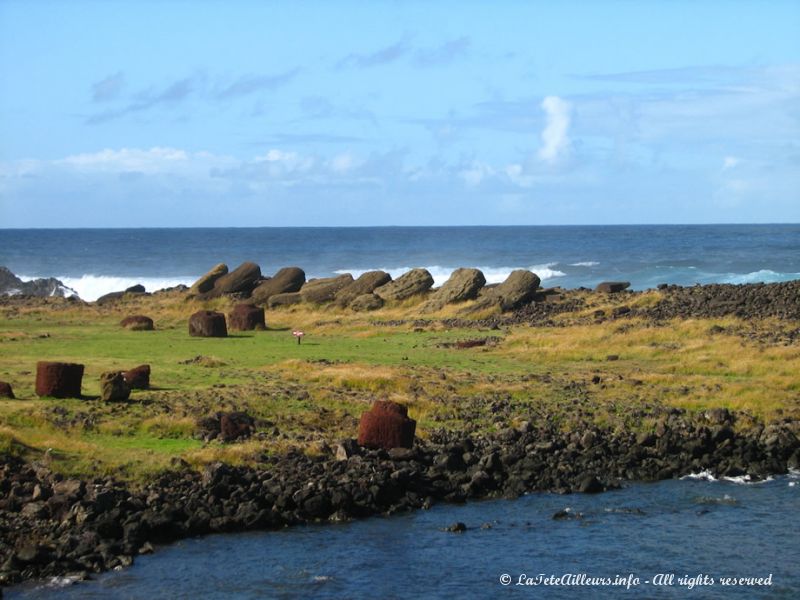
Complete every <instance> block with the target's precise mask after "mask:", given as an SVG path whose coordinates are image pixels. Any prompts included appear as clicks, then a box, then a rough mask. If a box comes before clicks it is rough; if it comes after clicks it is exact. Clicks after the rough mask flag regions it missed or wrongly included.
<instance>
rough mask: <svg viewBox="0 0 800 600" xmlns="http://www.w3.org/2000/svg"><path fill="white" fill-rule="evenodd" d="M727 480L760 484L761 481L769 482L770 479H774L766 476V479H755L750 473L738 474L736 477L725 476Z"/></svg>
mask: <svg viewBox="0 0 800 600" xmlns="http://www.w3.org/2000/svg"><path fill="white" fill-rule="evenodd" d="M722 479H724V480H725V481H730V482H731V483H739V484H747V485H758V484H759V483H767V482H768V481H772V477H765V478H764V479H753V478H751V477H750V475H738V476H736V477H723V478H722Z"/></svg>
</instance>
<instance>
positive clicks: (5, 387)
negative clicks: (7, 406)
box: [0, 381, 14, 400]
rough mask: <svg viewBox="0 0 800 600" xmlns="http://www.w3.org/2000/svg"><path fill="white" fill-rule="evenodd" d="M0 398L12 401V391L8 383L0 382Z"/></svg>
mask: <svg viewBox="0 0 800 600" xmlns="http://www.w3.org/2000/svg"><path fill="white" fill-rule="evenodd" d="M0 398H10V399H11V400H13V399H14V390H13V389H12V388H11V384H10V383H6V382H5V381H0Z"/></svg>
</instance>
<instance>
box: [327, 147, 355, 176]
mask: <svg viewBox="0 0 800 600" xmlns="http://www.w3.org/2000/svg"><path fill="white" fill-rule="evenodd" d="M358 164H359V161H357V160H356V159H355V158H354V157H353V155H352V154H350V153H349V152H345V153H344V154H337V155H336V156H334V157H333V158H332V159H331V161H330V167H331V170H332V171H334V172H335V173H347V172H348V171H351V170H352V169H353V168H355V167H356V166H358Z"/></svg>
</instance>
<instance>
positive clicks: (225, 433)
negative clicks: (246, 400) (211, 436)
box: [219, 412, 255, 442]
mask: <svg viewBox="0 0 800 600" xmlns="http://www.w3.org/2000/svg"><path fill="white" fill-rule="evenodd" d="M219 429H220V435H221V436H222V441H224V442H233V441H235V440H239V439H245V438H249V437H250V436H251V435H252V434H253V431H254V430H255V421H254V420H253V417H251V416H250V415H248V414H247V413H246V412H229V413H222V415H220V418H219Z"/></svg>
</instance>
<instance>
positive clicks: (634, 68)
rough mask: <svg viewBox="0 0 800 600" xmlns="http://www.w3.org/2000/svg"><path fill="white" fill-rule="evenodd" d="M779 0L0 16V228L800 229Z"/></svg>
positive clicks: (118, 1)
mask: <svg viewBox="0 0 800 600" xmlns="http://www.w3.org/2000/svg"><path fill="white" fill-rule="evenodd" d="M798 32H800V2H797V1H795V2H780V1H778V0H774V1H770V2H742V1H736V0H727V1H720V2H704V1H694V2H680V1H669V2H667V1H664V2H647V1H644V0H643V1H640V2H633V1H626V2H604V1H601V0H597V1H589V0H586V1H584V2H511V1H508V2H495V3H490V2H484V3H477V2H463V1H462V2H436V3H422V2H419V3H414V2H372V3H365V2H333V1H329V2H255V1H253V2H243V1H227V2H222V1H219V2H213V1H196V2H177V1H168V0H166V1H159V2H156V1H155V0H152V1H147V0H138V1H135V2H133V1H131V2H125V1H122V0H111V1H107V2H100V1H99V0H98V1H94V2H85V1H83V2H82V1H80V0H75V1H71V2H55V1H53V2H46V1H35V0H34V1H31V0H28V1H25V2H18V1H14V0H0V227H81V226H84V227H126V226H127V227H140V226H152V227H159V226H291V225H297V226H300V225H312V226H313V225H446V224H453V225H461V224H468V225H469V224H476V225H478V224H486V225H491V224H583V223H598V224H604V223H718V222H799V221H800V35H798Z"/></svg>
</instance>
